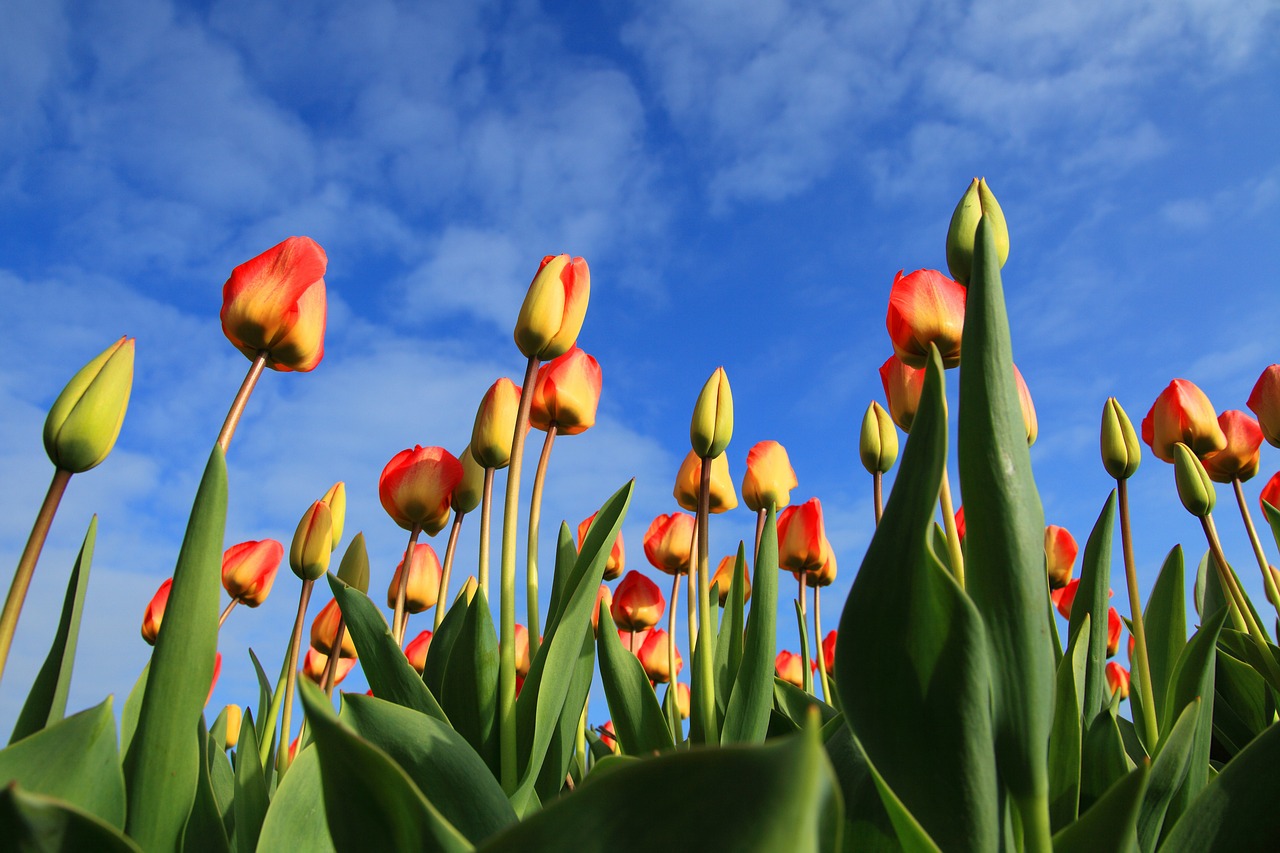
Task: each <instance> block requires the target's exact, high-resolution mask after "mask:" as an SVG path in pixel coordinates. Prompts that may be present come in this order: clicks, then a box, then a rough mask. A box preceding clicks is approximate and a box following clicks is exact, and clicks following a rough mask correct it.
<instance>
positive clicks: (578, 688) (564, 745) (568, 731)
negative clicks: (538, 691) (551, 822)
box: [535, 632, 596, 803]
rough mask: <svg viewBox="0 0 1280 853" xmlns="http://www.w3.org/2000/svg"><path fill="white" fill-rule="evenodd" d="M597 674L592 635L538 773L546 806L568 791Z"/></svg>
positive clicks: (538, 788) (581, 653)
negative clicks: (585, 714) (566, 788)
mask: <svg viewBox="0 0 1280 853" xmlns="http://www.w3.org/2000/svg"><path fill="white" fill-rule="evenodd" d="M595 670H596V643H595V637H594V636H592V635H591V633H590V632H588V633H587V635H586V636H585V637H583V638H582V649H581V651H579V652H578V660H577V663H576V664H575V665H574V670H573V678H571V679H570V680H569V687H568V690H567V691H566V692H565V700H564V708H563V709H562V710H561V712H560V717H559V719H558V720H557V721H556V725H555V726H554V727H553V728H552V730H551V742H550V743H549V744H547V756H546V758H545V759H543V762H542V770H541V771H539V773H538V781H537V785H536V789H535V790H536V791H537V793H538V797H539V798H540V799H541V800H542V801H543V802H544V803H545V802H547V801H548V800H550V799H551V798H552V797H554V796H555V795H556V794H558V793H559V792H560V790H561V789H562V788H563V787H564V785H565V781H564V780H565V777H566V776H567V775H568V774H569V769H570V767H572V766H573V753H574V749H575V746H576V742H577V736H578V723H579V722H580V721H581V719H582V709H583V708H584V707H585V706H586V702H587V695H588V694H589V693H590V692H591V681H592V679H594V678H595ZM575 709H576V710H575Z"/></svg>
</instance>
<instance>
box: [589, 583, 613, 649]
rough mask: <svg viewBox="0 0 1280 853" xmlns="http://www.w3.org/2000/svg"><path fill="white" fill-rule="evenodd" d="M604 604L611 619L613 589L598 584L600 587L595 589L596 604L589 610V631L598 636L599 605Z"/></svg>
mask: <svg viewBox="0 0 1280 853" xmlns="http://www.w3.org/2000/svg"><path fill="white" fill-rule="evenodd" d="M601 604H603V605H604V609H605V610H606V611H608V612H609V621H610V622H612V621H613V590H611V589H609V587H607V586H605V585H604V584H600V589H598V590H596V606H595V609H594V610H592V611H591V632H592V633H593V634H595V635H596V636H597V637H598V636H600V605H601Z"/></svg>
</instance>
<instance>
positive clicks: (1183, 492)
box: [1173, 442, 1217, 518]
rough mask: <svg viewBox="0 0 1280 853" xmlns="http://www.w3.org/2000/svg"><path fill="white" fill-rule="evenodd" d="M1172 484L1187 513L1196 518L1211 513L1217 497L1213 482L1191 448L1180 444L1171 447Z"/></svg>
mask: <svg viewBox="0 0 1280 853" xmlns="http://www.w3.org/2000/svg"><path fill="white" fill-rule="evenodd" d="M1173 452H1174V463H1173V475H1174V482H1175V483H1176V485H1177V487H1178V499H1179V500H1181V501H1182V505H1183V506H1184V507H1186V510H1187V512H1189V513H1191V514H1192V515H1194V516H1195V517H1196V518H1204V517H1205V516H1207V515H1208V514H1209V513H1211V512H1213V505H1214V502H1215V500H1216V499H1217V495H1216V494H1215V493H1214V490H1213V481H1212V480H1210V479H1209V473H1208V472H1207V471H1205V470H1204V465H1203V464H1201V462H1200V460H1199V459H1197V458H1196V456H1195V454H1194V453H1192V452H1191V448H1189V447H1187V446H1186V445H1185V444H1183V443H1182V442H1178V443H1177V444H1175V445H1174V446H1173Z"/></svg>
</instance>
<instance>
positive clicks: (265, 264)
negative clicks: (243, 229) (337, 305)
mask: <svg viewBox="0 0 1280 853" xmlns="http://www.w3.org/2000/svg"><path fill="white" fill-rule="evenodd" d="M328 263H329V259H328V258H327V257H326V256H325V253H324V249H322V248H320V245H319V244H318V243H316V241H315V240H312V239H311V238H310V237H290V238H289V239H287V240H285V241H284V242H283V243H279V244H277V245H275V246H272V247H271V248H270V249H267V251H265V252H263V253H262V254H261V255H258V256H257V257H256V258H251V259H250V260H247V261H245V262H244V263H242V264H240V265H239V266H238V267H236V268H235V269H233V270H232V271H231V277H230V278H229V279H227V283H226V284H224V285H223V286H222V315H221V316H222V331H223V333H224V334H225V335H226V336H227V340H229V341H231V343H232V344H234V345H235V347H236V349H238V350H240V351H241V352H242V353H244V354H245V355H246V356H248V357H249V358H251V359H253V358H257V356H258V353H266V357H267V367H270V368H271V369H273V370H298V371H303V372H305V371H308V370H313V369H314V368H315V366H316V365H317V364H319V363H320V359H322V358H324V326H325V317H326V313H327V310H328V308H327V302H326V300H325V292H324V273H325V268H326V267H327V266H328Z"/></svg>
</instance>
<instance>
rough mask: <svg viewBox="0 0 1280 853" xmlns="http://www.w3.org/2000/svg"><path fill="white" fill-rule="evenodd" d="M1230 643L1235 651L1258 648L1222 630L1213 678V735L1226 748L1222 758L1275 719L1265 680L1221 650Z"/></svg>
mask: <svg viewBox="0 0 1280 853" xmlns="http://www.w3.org/2000/svg"><path fill="white" fill-rule="evenodd" d="M1228 635H1234V636H1232V637H1228ZM1229 642H1230V643H1232V644H1233V647H1234V649H1239V648H1241V647H1246V648H1249V649H1250V650H1251V651H1252V650H1255V649H1256V648H1257V647H1256V646H1255V645H1254V644H1253V639H1252V638H1251V637H1248V636H1245V635H1243V634H1239V633H1237V632H1235V631H1230V630H1223V632H1222V636H1221V637H1220V638H1219V640H1218V654H1217V658H1216V662H1215V669H1214V679H1213V689H1214V697H1213V736H1214V740H1215V741H1217V743H1218V744H1219V745H1220V746H1221V747H1222V748H1223V749H1225V751H1226V754H1225V756H1224V758H1231V757H1234V756H1235V755H1236V753H1238V752H1240V750H1242V749H1244V748H1245V747H1246V746H1248V744H1249V741H1251V740H1253V739H1254V738H1255V737H1257V736H1258V735H1259V734H1261V733H1262V732H1263V730H1264V729H1266V728H1267V726H1269V725H1271V722H1272V720H1274V719H1275V703H1274V702H1273V701H1272V692H1271V690H1270V688H1269V687H1268V686H1267V682H1266V680H1265V679H1263V677H1262V676H1261V675H1259V674H1258V671H1257V670H1256V669H1254V668H1253V667H1252V666H1250V665H1249V664H1247V663H1245V662H1244V661H1242V660H1240V659H1238V658H1237V657H1235V656H1234V655H1233V654H1232V653H1231V652H1229V651H1227V650H1226V649H1225V648H1224V647H1226V646H1227V645H1228V643H1229ZM1246 644H1247V645H1246ZM1234 649H1233V650H1234Z"/></svg>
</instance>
